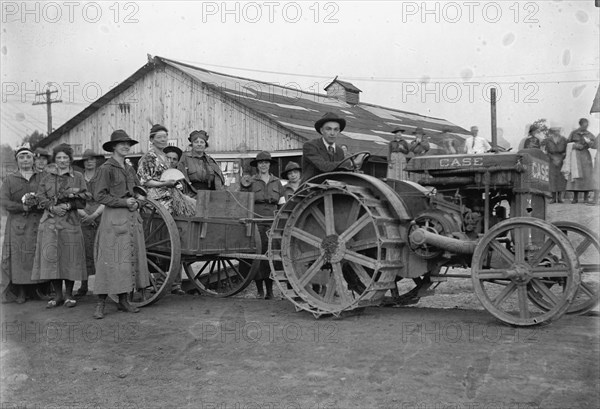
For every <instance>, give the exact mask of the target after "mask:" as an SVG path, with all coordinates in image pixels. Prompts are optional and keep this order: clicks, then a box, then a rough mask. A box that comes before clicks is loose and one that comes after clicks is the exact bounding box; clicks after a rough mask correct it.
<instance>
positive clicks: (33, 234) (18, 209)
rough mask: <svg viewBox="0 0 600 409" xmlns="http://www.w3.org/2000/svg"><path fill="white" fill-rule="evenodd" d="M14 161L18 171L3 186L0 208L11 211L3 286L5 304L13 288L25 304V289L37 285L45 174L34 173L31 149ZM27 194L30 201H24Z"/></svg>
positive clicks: (19, 151)
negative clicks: (40, 188) (40, 199)
mask: <svg viewBox="0 0 600 409" xmlns="http://www.w3.org/2000/svg"><path fill="white" fill-rule="evenodd" d="M15 158H16V160H17V170H16V171H15V172H13V173H11V174H9V175H7V176H6V178H5V179H4V182H3V183H2V187H0V205H1V206H2V208H4V209H5V210H6V211H7V212H8V218H7V220H6V228H5V232H4V243H3V245H2V264H1V268H2V276H1V279H0V283H1V285H0V287H1V289H2V299H3V301H9V299H8V298H7V296H8V295H9V294H8V291H9V286H11V285H12V287H14V289H15V290H16V292H17V298H16V300H15V301H16V302H17V303H18V304H22V303H24V302H25V301H26V296H25V288H26V286H27V285H30V284H36V283H38V281H35V280H32V279H31V271H32V270H33V258H34V256H35V242H36V240H37V234H38V226H39V224H40V219H41V217H42V210H40V209H38V207H37V205H36V201H35V198H34V195H35V193H36V192H37V189H38V185H39V183H40V179H41V178H42V176H43V173H39V172H36V171H35V169H34V167H33V166H34V164H33V162H34V157H33V152H31V150H30V149H29V147H28V146H27V147H21V148H19V149H17V151H16V154H15ZM25 195H27V196H29V197H31V199H25V200H24V197H25V198H27V196H25Z"/></svg>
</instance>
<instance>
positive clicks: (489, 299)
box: [472, 217, 580, 326]
mask: <svg viewBox="0 0 600 409" xmlns="http://www.w3.org/2000/svg"><path fill="white" fill-rule="evenodd" d="M579 268H580V267H579V262H578V260H577V254H576V253H575V250H574V249H573V247H572V246H571V243H569V240H568V239H567V237H566V236H565V235H564V234H563V233H562V232H561V231H560V230H559V229H558V228H556V227H555V226H553V225H551V224H550V223H548V222H546V221H544V220H540V219H535V218H529V217H521V218H514V219H510V220H506V221H503V222H501V223H498V224H497V225H495V226H494V227H493V228H492V229H490V230H489V231H488V232H487V233H486V234H485V236H484V237H483V238H482V239H481V241H480V242H479V243H478V245H477V247H476V249H475V253H474V255H473V261H472V281H473V288H474V290H475V294H476V295H477V298H479V301H480V302H481V303H482V304H483V306H484V307H485V309H486V310H488V311H489V312H490V313H491V314H492V315H494V316H495V317H496V318H498V319H500V320H502V321H504V322H506V323H509V324H512V325H518V326H529V325H536V324H540V323H543V322H546V321H550V320H554V319H558V318H559V317H560V316H562V315H563V314H564V313H565V312H566V311H567V309H568V308H569V304H570V303H571V302H572V301H573V298H574V296H575V292H576V291H577V288H578V286H579V278H580V277H579ZM535 293H541V294H543V299H544V300H545V301H546V302H547V307H548V308H541V307H539V306H538V305H537V303H535V302H532V301H531V298H532V297H535V295H536V294H535Z"/></svg>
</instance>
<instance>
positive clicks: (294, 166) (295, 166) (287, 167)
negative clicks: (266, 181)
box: [281, 162, 302, 179]
mask: <svg viewBox="0 0 600 409" xmlns="http://www.w3.org/2000/svg"><path fill="white" fill-rule="evenodd" d="M292 170H297V171H300V172H302V168H301V167H300V165H298V164H297V163H296V162H288V164H287V165H285V169H284V171H283V172H281V178H282V179H287V178H288V177H287V175H288V173H289V172H291V171H292Z"/></svg>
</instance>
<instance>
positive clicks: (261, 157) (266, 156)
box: [250, 151, 277, 166]
mask: <svg viewBox="0 0 600 409" xmlns="http://www.w3.org/2000/svg"><path fill="white" fill-rule="evenodd" d="M262 161H269V162H271V163H272V164H275V165H276V164H277V161H276V160H275V159H273V158H271V154H270V153H269V152H267V151H262V152H259V153H258V155H256V159H254V160H253V161H251V162H250V166H256V165H258V162H262Z"/></svg>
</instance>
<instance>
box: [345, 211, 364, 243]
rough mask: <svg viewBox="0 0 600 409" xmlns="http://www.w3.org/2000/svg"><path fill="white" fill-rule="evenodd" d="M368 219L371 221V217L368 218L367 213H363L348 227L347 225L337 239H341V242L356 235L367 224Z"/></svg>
mask: <svg viewBox="0 0 600 409" xmlns="http://www.w3.org/2000/svg"><path fill="white" fill-rule="evenodd" d="M370 221H371V218H370V216H369V214H368V213H365V214H363V215H362V217H361V218H360V219H358V220H357V221H355V222H354V223H352V225H351V226H350V227H348V228H347V229H346V230H345V231H344V232H343V233H342V234H340V238H339V240H340V241H343V242H346V241H349V240H350V239H351V238H352V237H354V236H355V235H357V234H358V232H360V231H361V230H362V229H364V228H365V227H366V226H367V225H368V224H369V222H370Z"/></svg>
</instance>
